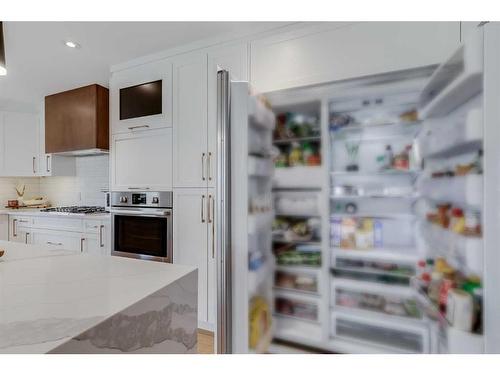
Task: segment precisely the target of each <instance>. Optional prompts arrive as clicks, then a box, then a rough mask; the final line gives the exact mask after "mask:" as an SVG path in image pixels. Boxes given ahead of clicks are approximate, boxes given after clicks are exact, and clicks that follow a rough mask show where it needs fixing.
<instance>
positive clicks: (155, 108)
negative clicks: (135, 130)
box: [120, 79, 162, 120]
mask: <svg viewBox="0 0 500 375" xmlns="http://www.w3.org/2000/svg"><path fill="white" fill-rule="evenodd" d="M161 96H162V80H161V79H160V80H158V81H153V82H146V83H142V84H140V85H135V86H130V87H124V88H122V89H120V120H127V119H131V118H136V117H144V116H152V115H160V114H161V113H162V98H161Z"/></svg>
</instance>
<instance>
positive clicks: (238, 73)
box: [207, 43, 249, 187]
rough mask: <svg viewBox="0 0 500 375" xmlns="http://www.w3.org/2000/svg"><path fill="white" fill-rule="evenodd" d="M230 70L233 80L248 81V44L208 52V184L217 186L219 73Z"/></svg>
mask: <svg viewBox="0 0 500 375" xmlns="http://www.w3.org/2000/svg"><path fill="white" fill-rule="evenodd" d="M220 69H224V70H228V71H229V74H230V76H231V79H232V80H237V81H248V73H249V71H248V44H247V43H240V44H235V45H230V46H224V47H219V48H217V49H213V50H210V51H209V52H208V92H209V93H210V95H208V158H209V160H210V163H209V164H208V165H207V168H208V173H207V174H208V176H207V182H208V186H209V187H215V185H216V180H217V179H216V173H217V164H216V161H217V71H218V70H220Z"/></svg>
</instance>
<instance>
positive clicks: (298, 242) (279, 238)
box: [273, 236, 321, 246]
mask: <svg viewBox="0 0 500 375" xmlns="http://www.w3.org/2000/svg"><path fill="white" fill-rule="evenodd" d="M273 242H274V243H279V244H296V245H316V246H321V241H320V240H314V239H313V240H311V241H301V240H287V239H285V238H283V237H282V236H274V237H273Z"/></svg>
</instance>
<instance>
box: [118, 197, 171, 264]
mask: <svg viewBox="0 0 500 375" xmlns="http://www.w3.org/2000/svg"><path fill="white" fill-rule="evenodd" d="M111 231H112V237H111V243H112V245H111V246H112V251H111V254H112V255H116V256H125V257H130V258H139V259H146V260H156V261H161V262H168V263H172V253H173V252H172V192H152V191H137V192H130V191H127V192H112V193H111Z"/></svg>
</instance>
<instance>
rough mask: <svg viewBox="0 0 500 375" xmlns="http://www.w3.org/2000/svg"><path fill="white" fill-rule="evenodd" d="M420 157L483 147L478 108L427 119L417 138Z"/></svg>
mask: <svg viewBox="0 0 500 375" xmlns="http://www.w3.org/2000/svg"><path fill="white" fill-rule="evenodd" d="M418 143H419V146H420V152H421V154H422V157H424V158H430V159H436V158H448V157H453V156H456V155H460V154H464V153H469V152H474V151H476V152H477V151H479V150H481V149H482V148H483V113H482V110H481V109H479V108H475V109H472V110H470V111H469V112H468V113H467V115H466V116H463V115H461V116H458V117H453V118H450V119H446V118H439V119H429V120H427V121H426V122H425V124H424V127H423V129H422V132H421V133H420V136H419V138H418Z"/></svg>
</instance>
